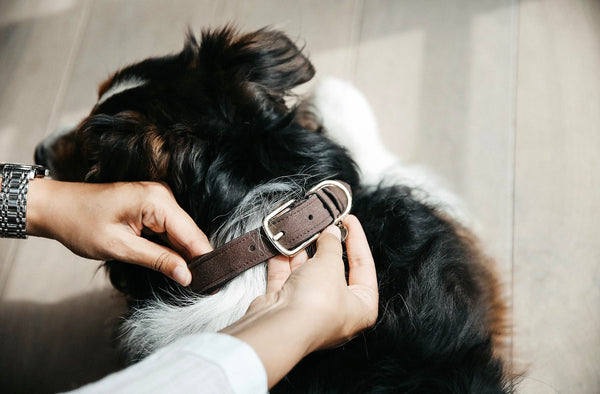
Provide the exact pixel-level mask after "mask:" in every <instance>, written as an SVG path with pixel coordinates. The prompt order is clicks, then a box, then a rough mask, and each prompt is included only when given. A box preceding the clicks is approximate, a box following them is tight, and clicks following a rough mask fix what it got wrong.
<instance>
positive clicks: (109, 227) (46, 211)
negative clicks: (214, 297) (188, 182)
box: [27, 179, 212, 286]
mask: <svg viewBox="0 0 600 394" xmlns="http://www.w3.org/2000/svg"><path fill="white" fill-rule="evenodd" d="M142 231H144V232H145V231H151V232H153V233H156V234H160V235H162V236H163V237H164V238H165V240H166V241H168V243H169V244H170V245H171V246H172V247H173V249H174V250H173V249H170V248H167V247H165V246H162V245H158V244H156V243H153V242H151V241H149V240H147V239H145V238H142V237H141V234H142ZM27 233H28V234H30V235H38V236H44V237H47V238H54V239H56V240H58V241H59V242H61V243H62V244H63V245H65V246H66V247H67V248H69V249H70V250H71V251H73V252H74V253H76V254H78V255H80V256H83V257H87V258H92V259H97V260H113V259H114V260H120V261H124V262H129V263H133V264H138V265H141V266H144V267H148V268H151V269H154V270H156V271H160V272H162V273H163V274H165V275H167V276H168V277H170V278H172V279H174V280H175V281H177V282H179V283H181V284H182V285H184V286H187V285H188V284H189V283H190V282H191V273H190V271H189V269H188V268H187V264H186V262H185V259H190V258H191V257H193V256H198V255H201V254H204V253H207V252H209V251H211V250H212V247H211V245H210V243H209V242H208V239H207V238H206V235H205V234H204V233H203V232H202V231H201V230H200V229H199V228H198V227H197V226H196V224H195V223H194V221H193V220H192V218H191V217H190V216H189V215H188V214H187V213H186V212H185V211H184V210H183V209H182V208H181V207H179V205H178V204H177V202H176V201H175V198H174V196H173V193H172V192H171V190H170V189H169V188H168V186H166V185H163V184H160V183H155V182H133V183H123V182H120V183H107V184H90V183H71V182H58V181H51V180H46V179H36V180H33V181H32V182H31V183H30V185H29V192H28V199H27ZM184 258H185V259H184Z"/></svg>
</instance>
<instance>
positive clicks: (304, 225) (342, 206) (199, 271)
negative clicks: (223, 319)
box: [188, 180, 352, 293]
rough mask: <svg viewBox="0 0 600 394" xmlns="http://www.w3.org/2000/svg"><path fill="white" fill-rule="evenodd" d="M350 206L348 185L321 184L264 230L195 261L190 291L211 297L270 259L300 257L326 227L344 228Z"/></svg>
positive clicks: (267, 221)
mask: <svg viewBox="0 0 600 394" xmlns="http://www.w3.org/2000/svg"><path fill="white" fill-rule="evenodd" d="M351 206H352V193H351V191H350V186H349V185H348V184H346V183H345V182H341V181H334V180H327V181H323V182H321V183H319V184H318V185H316V186H315V187H313V188H312V189H310V190H309V191H308V192H307V193H306V195H305V196H304V198H303V199H301V200H289V201H287V202H286V203H284V204H282V205H280V206H279V207H277V208H276V209H275V210H273V211H272V212H271V213H269V214H268V215H266V216H265V217H264V219H263V223H262V227H259V228H256V229H254V230H252V231H250V232H248V233H246V234H244V235H242V236H240V237H238V238H236V239H234V240H232V241H230V242H228V243H226V244H225V245H223V246H221V247H219V248H217V249H215V250H213V251H212V252H209V253H206V254H203V255H201V256H198V257H195V258H194V259H192V261H190V263H189V264H188V268H189V269H190V271H191V272H192V283H191V284H190V288H191V289H192V290H193V291H195V292H198V293H210V292H212V291H214V290H216V289H218V288H219V287H222V286H223V285H224V284H225V283H226V282H228V281H229V280H231V279H233V278H234V277H236V276H237V275H239V274H240V273H242V272H244V271H245V270H247V269H249V268H252V267H254V266H255V265H258V264H260V263H262V262H263V261H266V260H268V259H270V258H271V257H274V256H276V255H278V254H283V255H285V256H289V257H291V256H294V255H296V254H298V253H299V252H300V251H302V250H303V249H304V248H306V247H307V246H308V245H310V244H311V243H313V242H314V241H316V240H317V238H318V237H319V234H320V233H321V231H323V230H324V229H325V228H326V227H327V226H329V225H331V224H335V225H341V222H342V219H343V218H344V217H345V216H346V215H347V214H348V213H349V212H350V208H351Z"/></svg>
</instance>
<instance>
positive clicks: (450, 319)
mask: <svg viewBox="0 0 600 394" xmlns="http://www.w3.org/2000/svg"><path fill="white" fill-rule="evenodd" d="M314 74H315V70H314V67H313V65H312V64H311V62H310V61H309V59H308V58H307V57H306V56H305V55H304V54H303V53H302V50H301V49H299V48H298V47H297V46H296V45H295V44H294V43H293V42H292V41H291V40H290V39H289V38H288V37H286V35H285V34H283V33H282V32H279V31H276V30H272V29H269V28H264V29H261V30H258V31H253V32H249V33H245V34H242V33H240V32H238V31H237V30H236V29H235V28H233V27H231V26H227V27H225V28H221V29H214V30H205V31H203V33H202V35H201V39H200V40H198V39H197V38H196V37H195V36H194V34H193V33H191V32H188V35H187V38H186V41H185V45H184V48H183V50H182V51H181V52H179V53H176V54H173V55H169V56H163V57H156V58H149V59H147V60H144V61H141V62H139V63H136V64H133V65H131V66H128V67H125V68H123V69H121V70H119V71H117V72H116V73H115V74H114V75H113V76H112V77H110V78H109V79H108V80H107V81H106V82H104V83H103V84H102V85H101V86H100V88H99V93H98V101H97V103H96V105H95V106H94V108H93V109H92V111H91V113H90V114H89V115H88V116H87V117H86V118H85V119H83V120H82V121H81V122H80V123H79V124H78V125H77V126H76V127H75V128H74V129H72V130H63V131H62V132H61V133H59V134H58V135H54V136H51V137H48V138H47V139H46V140H45V141H43V142H42V143H40V144H39V146H38V147H37V149H36V154H35V156H36V162H38V163H39V164H44V165H46V166H47V167H48V168H49V169H50V171H51V174H52V176H53V177H54V178H56V179H59V180H65V181H85V182H113V181H160V182H165V183H166V184H168V185H169V187H170V188H171V190H172V191H173V193H174V195H175V197H176V199H177V201H178V203H179V204H180V205H181V206H182V207H183V208H184V209H185V210H186V211H187V212H188V213H189V214H190V215H191V217H192V218H193V219H194V220H195V221H196V223H197V224H198V226H199V227H200V228H201V229H202V230H203V231H204V232H205V233H206V234H207V236H208V237H209V239H210V240H211V243H212V244H213V246H215V247H217V246H220V245H223V244H225V243H227V242H228V241H230V240H232V239H234V238H236V237H238V236H240V235H242V234H244V233H246V232H248V231H250V230H252V229H254V228H257V227H260V225H261V220H262V218H263V217H264V216H265V215H267V214H268V213H269V212H271V211H272V210H273V209H275V208H276V207H277V206H278V205H280V204H282V203H284V202H286V201H287V200H289V199H291V198H297V197H301V196H303V195H304V194H305V193H306V191H307V190H308V189H310V188H311V187H312V186H314V185H315V184H317V183H319V182H320V181H322V180H325V179H337V180H341V181H343V182H345V183H346V184H348V185H350V187H351V189H352V192H353V204H352V213H353V214H354V215H356V216H357V217H358V218H359V220H360V221H361V223H362V225H363V227H364V230H365V233H366V235H367V238H368V241H369V244H370V247H371V250H372V254H373V257H374V259H375V262H376V266H377V275H378V284H379V291H380V305H379V317H378V319H377V322H376V324H375V326H374V327H373V328H372V329H369V330H367V331H365V332H364V333H362V334H361V335H360V336H359V337H357V338H355V339H353V340H352V341H350V342H348V343H346V344H345V345H344V346H342V347H340V348H336V349H332V350H327V351H320V352H317V353H314V354H311V355H309V356H308V357H306V358H305V359H304V360H303V361H301V362H300V363H299V364H298V365H297V366H296V367H295V368H294V369H293V370H292V371H291V372H290V373H289V374H288V376H286V377H285V378H284V379H283V380H282V381H281V382H280V383H279V384H278V385H277V386H275V387H274V388H273V390H272V391H273V392H274V393H284V392H299V393H309V392H310V393H352V392H355V393H366V392H373V393H375V392H376V393H384V392H418V393H442V392H449V393H465V392H473V393H508V392H512V391H513V390H514V388H513V387H514V385H513V383H514V382H513V378H512V377H511V374H510V371H508V369H507V365H508V364H507V362H506V360H505V356H504V351H503V338H504V337H503V335H504V334H505V332H506V326H507V323H506V316H505V312H506V307H505V304H504V302H503V300H502V296H501V288H500V285H499V280H498V277H497V275H496V274H495V273H494V263H493V261H492V260H491V259H490V258H488V257H487V256H486V255H485V253H484V252H483V251H482V249H481V247H480V245H479V243H478V241H477V240H476V238H475V237H474V236H473V234H472V232H471V231H469V230H468V222H469V220H468V218H466V216H465V214H464V210H463V209H462V208H461V207H460V204H459V203H458V200H457V199H456V198H455V197H453V196H452V194H450V193H447V192H444V191H441V190H440V189H438V188H436V187H435V186H434V183H433V182H430V179H431V178H430V177H429V176H428V175H426V174H424V173H423V172H421V171H419V170H416V169H413V168H407V167H405V166H403V165H402V164H401V163H400V162H399V161H398V160H397V159H396V158H394V157H393V156H392V155H391V154H389V153H388V152H387V151H386V150H385V148H384V146H383V144H382V143H381V141H380V139H379V137H378V135H377V126H376V122H375V119H374V116H373V114H372V112H371V110H370V108H369V106H368V103H367V102H366V100H365V99H364V97H363V96H362V95H361V94H360V93H359V92H358V91H357V90H356V89H354V88H353V87H352V86H351V85H349V84H348V83H344V82H341V81H337V80H326V81H324V82H323V83H321V84H319V85H317V87H316V88H315V91H314V93H313V95H312V97H310V98H308V99H305V100H301V99H299V98H298V97H297V96H295V95H294V94H293V91H292V90H293V89H294V88H295V87H296V86H298V85H301V84H303V83H305V82H308V81H309V80H311V79H312V78H313V76H314ZM156 240H157V241H158V242H160V239H156ZM105 267H106V269H107V270H108V272H109V276H110V280H111V282H112V284H113V285H114V287H115V288H117V289H118V290H119V291H121V292H122V293H123V294H124V295H125V296H126V297H127V299H128V302H129V305H130V313H129V314H128V315H127V316H126V317H125V319H124V323H123V324H122V326H121V328H120V329H121V332H122V335H121V338H120V341H121V346H122V347H123V349H125V352H126V353H127V354H128V356H129V358H130V359H131V360H133V361H135V360H139V359H141V358H143V357H144V356H146V355H147V354H149V353H151V352H153V351H154V350H156V349H158V348H160V347H161V346H164V345H166V344H168V343H170V342H172V341H173V340H175V339H177V338H179V337H181V336H184V335H188V334H192V333H196V332H202V331H217V330H219V329H221V328H223V327H225V326H227V325H229V324H231V323H233V322H234V321H236V320H237V319H239V318H240V317H241V316H242V315H243V314H244V313H245V311H246V309H247V308H248V305H249V304H250V302H251V301H252V300H253V299H254V298H255V297H257V296H258V295H260V294H264V292H265V289H266V263H262V264H259V265H257V266H255V267H253V268H251V269H249V270H247V271H245V272H243V273H242V274H240V275H239V276H237V277H236V278H234V279H233V280H231V281H229V282H228V283H227V284H225V285H224V286H222V287H221V288H220V289H219V291H217V292H216V293H214V294H209V295H204V294H196V293H195V292H193V291H191V290H190V289H188V288H184V287H182V286H180V285H178V284H176V283H175V282H173V281H171V280H170V279H168V278H166V277H165V276H164V275H162V274H160V273H157V272H154V271H151V270H149V269H146V268H143V267H140V266H134V265H130V264H123V263H120V262H114V261H112V262H111V261H109V262H106V263H105Z"/></svg>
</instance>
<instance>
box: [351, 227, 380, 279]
mask: <svg viewBox="0 0 600 394" xmlns="http://www.w3.org/2000/svg"><path fill="white" fill-rule="evenodd" d="M344 226H345V227H346V228H347V229H348V238H347V239H346V252H347V254H348V266H349V269H350V272H349V274H348V284H349V285H362V286H366V287H368V288H370V289H373V290H377V273H376V271H375V262H374V260H373V256H372V255H371V249H370V248H369V243H368V241H367V237H366V236H365V232H364V230H363V228H362V225H361V224H360V222H359V221H358V219H357V218H356V217H355V216H354V215H348V217H346V218H345V219H344Z"/></svg>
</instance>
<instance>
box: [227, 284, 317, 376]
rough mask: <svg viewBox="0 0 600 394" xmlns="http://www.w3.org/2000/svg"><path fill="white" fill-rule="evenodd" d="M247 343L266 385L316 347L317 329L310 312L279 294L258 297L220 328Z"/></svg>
mask: <svg viewBox="0 0 600 394" xmlns="http://www.w3.org/2000/svg"><path fill="white" fill-rule="evenodd" d="M221 332H222V333H224V334H228V335H231V336H234V337H236V338H238V339H240V340H242V341H244V342H245V343H247V344H248V345H250V346H251V347H252V348H253V349H254V351H255V352H256V353H257V355H258V356H259V358H260V359H261V361H262V363H263V365H264V367H265V370H266V372H267V377H268V380H269V387H272V386H274V385H275V384H276V383H277V382H278V381H279V380H280V379H281V378H283V377H284V376H285V375H286V374H287V373H288V372H289V371H290V370H291V369H292V368H293V367H294V365H296V364H297V363H298V362H299V361H300V360H301V359H302V358H304V357H305V356H307V355H308V354H310V353H311V352H313V351H314V350H316V349H317V348H318V344H319V342H318V336H319V333H318V328H317V327H316V326H315V325H313V324H312V322H311V318H310V313H307V312H306V311H304V310H300V309H298V308H296V307H295V306H294V305H293V304H292V303H290V302H288V301H287V300H286V299H285V298H284V297H282V296H281V294H280V293H271V294H267V295H265V296H261V297H259V298H257V299H256V300H255V301H254V302H253V303H252V304H251V306H250V308H249V309H248V312H247V313H246V315H244V317H243V318H242V319H240V320H239V321H237V322H236V323H234V324H232V325H231V326H229V327H227V328H225V329H223V330H221Z"/></svg>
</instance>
